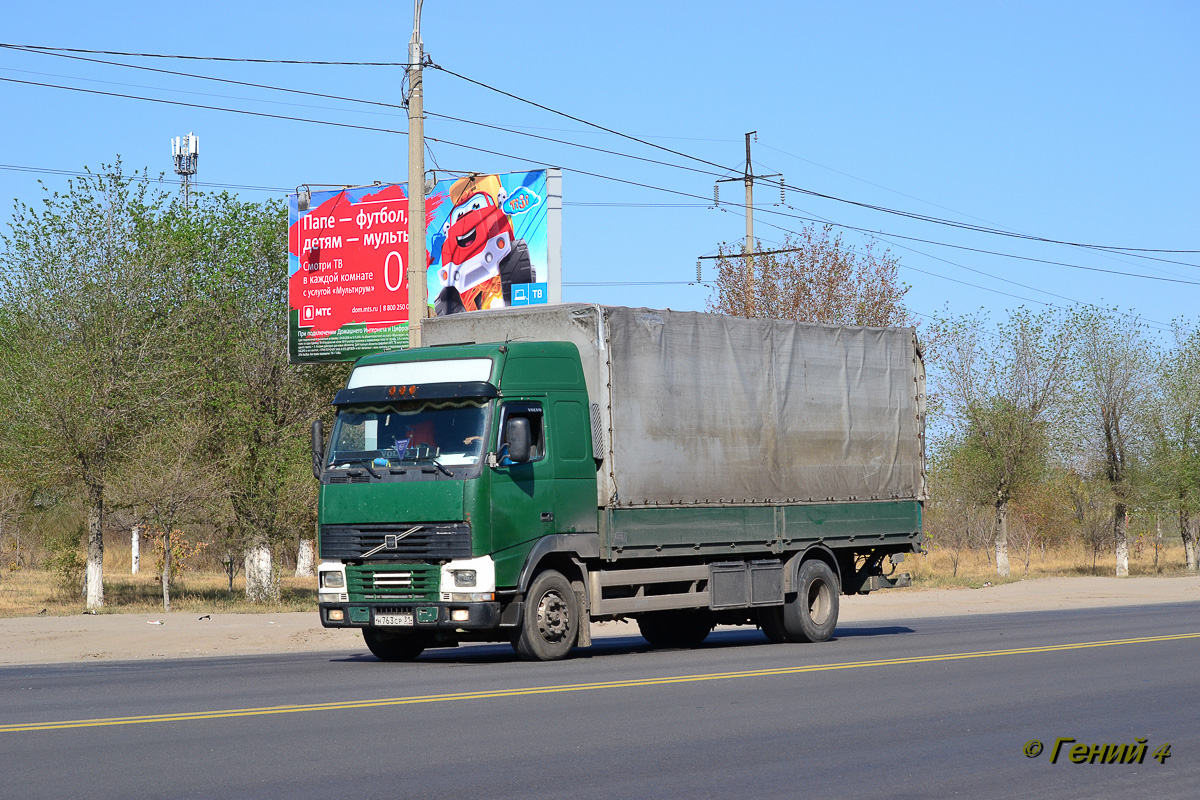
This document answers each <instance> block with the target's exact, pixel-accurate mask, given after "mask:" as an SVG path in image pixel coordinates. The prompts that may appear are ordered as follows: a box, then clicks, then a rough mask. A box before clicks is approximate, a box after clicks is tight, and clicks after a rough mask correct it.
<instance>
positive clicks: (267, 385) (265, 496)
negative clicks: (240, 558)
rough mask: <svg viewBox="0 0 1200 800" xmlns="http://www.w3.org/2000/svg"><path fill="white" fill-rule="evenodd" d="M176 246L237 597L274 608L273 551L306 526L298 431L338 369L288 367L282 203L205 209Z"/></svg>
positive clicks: (308, 492)
mask: <svg viewBox="0 0 1200 800" xmlns="http://www.w3.org/2000/svg"><path fill="white" fill-rule="evenodd" d="M180 239H181V240H182V241H185V242H187V248H186V250H187V255H186V259H187V261H188V262H189V264H190V273H191V275H192V285H193V289H192V295H193V296H194V298H195V302H194V306H193V314H192V315H191V316H190V331H191V334H190V335H189V336H188V346H189V347H190V348H192V355H191V358H190V361H191V363H192V364H193V367H194V369H195V370H196V385H197V387H199V394H200V396H201V398H202V402H203V403H204V406H205V410H206V417H207V419H208V420H209V422H210V424H211V425H212V429H213V431H214V435H213V437H212V439H211V447H210V450H211V455H210V457H211V458H212V459H213V460H214V462H216V463H220V464H221V465H222V468H223V470H224V475H225V479H226V482H227V483H226V485H227V492H228V498H229V502H230V504H231V507H232V511H233V519H234V523H233V524H234V533H235V537H234V538H235V539H236V540H237V541H238V542H240V544H241V549H242V550H243V554H244V559H245V575H246V594H247V597H248V598H249V599H251V600H253V601H270V600H274V599H277V597H278V584H277V582H276V580H275V576H276V574H277V570H276V569H275V567H274V560H273V559H274V554H275V552H276V551H278V550H279V548H280V547H282V546H283V545H285V544H292V542H293V539H294V538H295V535H296V534H297V532H299V531H305V532H311V531H312V528H313V524H314V520H315V517H314V515H313V513H312V509H313V508H314V507H315V500H316V498H315V487H314V486H313V483H312V479H311V472H310V468H309V451H308V426H309V424H310V423H311V422H312V420H313V419H314V418H316V417H317V416H318V415H320V414H322V413H326V414H327V413H328V408H329V401H330V399H331V398H332V396H333V394H334V392H335V391H336V389H337V388H338V387H339V386H340V385H341V384H342V383H343V382H344V380H345V376H346V369H347V368H346V367H345V366H341V365H307V366H301V365H294V364H290V363H289V362H288V354H287V321H288V311H287V309H288V305H287V274H288V273H287V214H286V209H285V208H284V207H283V206H282V205H281V204H279V203H276V202H268V203H265V204H258V203H245V202H241V201H238V200H237V199H235V198H232V197H230V196H228V195H225V194H222V195H218V196H215V197H209V198H203V199H202V200H201V202H199V203H198V205H197V207H196V208H195V209H194V210H193V213H192V216H191V217H190V218H189V220H188V223H187V226H186V230H185V231H181V235H180ZM309 535H311V533H309ZM295 544H297V545H298V541H296V542H295Z"/></svg>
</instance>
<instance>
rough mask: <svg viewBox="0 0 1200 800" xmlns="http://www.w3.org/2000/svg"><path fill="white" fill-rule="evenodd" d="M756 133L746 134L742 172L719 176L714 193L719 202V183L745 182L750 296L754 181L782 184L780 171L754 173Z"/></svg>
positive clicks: (752, 292)
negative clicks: (752, 156) (752, 147)
mask: <svg viewBox="0 0 1200 800" xmlns="http://www.w3.org/2000/svg"><path fill="white" fill-rule="evenodd" d="M757 133H758V131H750V132H749V133H747V134H746V168H745V170H744V172H743V174H742V175H741V176H740V177H737V178H721V179H720V180H718V181H717V184H718V186H717V192H716V195H715V196H716V198H717V201H718V202H720V184H722V183H729V182H731V181H742V182H743V183H745V184H746V246H745V249H744V250H743V252H744V254H745V256H746V287H747V289H748V290H749V294H750V296H751V297H753V296H754V264H753V260H752V258H751V256H752V255H753V254H754V182H755V181H756V180H757V181H761V180H765V179H767V178H779V183H780V185H781V186H782V185H783V175H782V174H781V173H775V174H773V175H755V174H754V165H753V164H752V163H751V161H750V137H751V136H754V135H755V134H757Z"/></svg>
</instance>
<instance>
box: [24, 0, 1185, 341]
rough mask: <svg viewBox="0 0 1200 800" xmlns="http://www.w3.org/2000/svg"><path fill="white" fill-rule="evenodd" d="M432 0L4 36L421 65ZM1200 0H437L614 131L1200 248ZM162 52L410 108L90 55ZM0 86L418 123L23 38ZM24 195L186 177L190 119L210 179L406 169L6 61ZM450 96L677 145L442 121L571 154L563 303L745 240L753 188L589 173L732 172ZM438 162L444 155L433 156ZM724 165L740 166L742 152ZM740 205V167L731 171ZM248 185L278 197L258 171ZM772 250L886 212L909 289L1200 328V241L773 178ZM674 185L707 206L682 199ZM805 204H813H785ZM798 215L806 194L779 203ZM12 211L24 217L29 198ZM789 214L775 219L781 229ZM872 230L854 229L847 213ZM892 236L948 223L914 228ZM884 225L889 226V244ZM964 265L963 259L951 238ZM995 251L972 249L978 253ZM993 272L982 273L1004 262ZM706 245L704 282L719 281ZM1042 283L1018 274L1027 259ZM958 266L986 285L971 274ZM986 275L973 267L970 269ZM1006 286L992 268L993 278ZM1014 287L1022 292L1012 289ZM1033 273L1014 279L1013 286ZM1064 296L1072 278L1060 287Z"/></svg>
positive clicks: (948, 302) (431, 97)
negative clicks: (78, 179)
mask: <svg viewBox="0 0 1200 800" xmlns="http://www.w3.org/2000/svg"><path fill="white" fill-rule="evenodd" d="M411 25H412V6H411V3H407V2H404V3H394V2H393V3H381V2H360V3H355V4H344V5H342V6H340V7H339V6H338V5H335V4H329V3H289V4H271V3H245V2H241V3H232V2H225V1H224V0H213V1H211V2H208V3H204V4H187V5H178V4H174V5H170V4H168V5H162V4H159V3H138V2H125V3H121V4H96V3H82V2H73V1H69V2H59V3H43V4H20V5H19V6H18V7H16V8H12V9H8V10H6V19H5V26H4V32H3V34H0V39H2V40H3V41H4V42H5V43H8V44H23V45H44V46H53V47H74V48H90V49H98V50H122V51H137V52H151V53H174V54H191V55H205V56H230V57H252V58H269V59H304V60H339V61H340V60H352V61H404V60H405V58H406V47H407V42H408V38H409V35H410V33H411ZM1198 31H1200V6H1198V5H1197V4H1194V3H1186V2H1178V3H1169V2H1142V3H1137V4H1134V3H1116V2H1101V3H1095V2H1093V3H1032V2H1031V3H1023V2H1008V1H1005V2H990V3H989V2H979V3H903V4H900V3H867V2H861V3H836V4H835V3H826V4H815V3H803V2H788V3H780V2H777V3H767V2H744V3H737V4H734V3H710V2H692V3H688V4H686V6H685V5H684V4H676V3H645V2H642V3H633V2H608V3H603V4H601V3H562V2H513V3H509V4H507V5H505V6H501V5H500V4H495V3H488V4H482V3H473V4H467V3H446V2H440V1H439V0H428V1H427V2H426V4H425V9H424V15H423V38H424V41H425V47H426V51H427V52H428V54H429V55H430V56H431V57H432V59H433V60H434V62H436V63H437V64H440V65H442V66H444V67H446V68H447V69H449V70H453V71H455V72H458V73H461V74H462V75H465V76H468V77H470V78H473V79H475V80H478V81H481V82H484V83H488V84H491V85H493V86H496V87H499V88H502V89H505V90H507V91H509V92H511V93H513V94H516V95H519V96H521V97H524V98H528V99H530V100H534V101H536V102H538V103H541V104H543V105H546V106H549V107H552V108H554V109H558V110H561V111H565V112H568V113H570V114H572V115H574V116H577V117H581V118H584V119H587V120H589V121H593V122H596V123H600V124H602V125H604V126H606V127H609V128H612V129H615V130H618V131H621V132H623V133H628V134H631V135H634V136H637V137H639V138H644V139H647V140H648V141H651V142H653V143H655V144H658V145H662V146H664V147H669V148H671V149H674V150H678V151H681V152H683V153H686V154H688V155H692V156H695V157H696V158H699V159H702V160H705V161H710V162H715V163H717V164H721V165H725V166H727V167H729V168H731V169H732V170H735V171H739V172H740V169H741V167H742V165H743V161H744V143H743V134H744V133H745V132H746V131H751V130H756V131H757V132H758V139H757V141H756V142H755V144H754V150H753V154H754V161H755V162H756V163H755V170H756V171H758V172H761V173H774V172H782V173H783V174H784V177H785V180H786V181H787V183H788V184H790V185H793V186H796V187H802V188H805V189H810V190H812V191H815V192H819V193H823V194H828V195H833V196H836V197H839V198H844V199H846V200H852V201H856V202H861V203H866V204H873V205H880V206H886V207H889V208H893V209H898V210H903V211H909V212H915V213H919V214H927V215H932V216H937V217H943V218H947V219H952V220H957V221H961V222H966V223H971V224H978V225H985V226H988V227H994V228H1001V229H1005V230H1011V231H1016V232H1020V233H1024V234H1032V235H1036V236H1040V237H1044V238H1050V239H1058V240H1067V241H1073V242H1084V243H1094V244H1101V245H1114V246H1122V247H1139V248H1158V249H1176V250H1200V234H1198V232H1197V224H1196V222H1197V209H1198V206H1200V204H1198V203H1197V201H1198V200H1200V154H1198V153H1200V148H1198V147H1197V144H1196V142H1197V138H1196V137H1197V130H1200V96H1198V95H1200V88H1198V87H1200V69H1198V67H1200V48H1197V47H1196V44H1195V42H1196V35H1197V32H1198ZM95 57H96V58H102V59H110V60H117V61H123V62H125V63H131V64H140V65H144V66H151V67H155V68H159V69H168V70H176V71H180V72H188V73H197V74H202V75H207V76H213V77H222V78H227V79H232V80H238V81H246V82H252V83H262V84H270V85H275V86H283V87H290V88H298V89H305V90H308V91H312V92H320V93H326V94H335V95H342V96H347V97H354V98H360V99H368V100H374V101H378V102H383V103H393V104H397V105H398V104H399V102H400V80H401V77H402V70H401V69H400V68H397V67H349V66H307V65H288V64H249V63H220V62H211V61H186V60H177V59H137V58H117V57H111V56H95ZM0 78H8V79H14V80H22V81H33V82H40V83H53V84H60V85H65V86H74V87H81V88H87V89H93V90H99V91H106V92H115V93H123V94H133V95H142V96H147V97H155V98H160V99H165V100H173V101H178V102H184V103H197V104H205V105H214V106H223V107H227V108H237V109H244V110H249V111H256V112H261V113H266V114H279V115H286V116H296V117H305V118H312V119H321V120H327V121H333V122H342V123H349V124H356V125H365V126H371V127H381V128H389V129H394V130H404V129H405V128H406V127H407V125H406V120H405V118H404V112H403V111H402V110H400V109H396V108H389V107H384V106H377V105H366V104H358V103H348V102H343V101H336V100H329V99H324V98H315V97H305V96H302V95H296V94H288V93H282V92H275V91H267V90H261V89H255V88H251V87H244V86H234V85H229V84H221V83H215V82H211V81H204V80H196V79H193V78H185V77H181V76H172V75H164V74H159V73H152V72H146V71H139V70H134V69H128V68H123V67H116V66H108V65H102V64H96V63H90V62H86V61H77V60H71V59H67V58H61V57H52V56H47V55H40V54H33V53H28V52H18V51H13V50H9V49H0ZM0 97H2V98H3V101H4V106H5V109H6V112H7V113H6V115H5V116H6V124H5V125H4V126H3V127H0V164H3V165H4V167H3V168H0V199H3V200H5V201H8V200H11V199H13V198H17V199H20V200H23V201H27V202H28V201H34V200H36V199H37V198H38V197H39V193H40V189H39V187H38V184H37V181H38V180H39V179H40V180H42V181H43V182H45V183H46V184H47V185H48V186H50V187H51V188H62V187H63V186H65V182H66V178H65V177H62V176H58V175H53V174H39V173H30V172H22V171H17V170H13V169H9V168H8V167H11V166H19V167H34V168H51V169H59V170H79V169H81V168H82V167H83V166H84V165H87V166H89V167H92V168H96V167H98V166H99V165H100V164H102V163H105V162H111V161H112V160H113V159H114V158H115V157H116V156H117V155H118V154H120V156H121V157H122V159H123V160H124V164H125V165H126V167H135V168H139V169H140V168H142V167H149V169H150V171H151V173H152V174H157V173H158V172H164V171H165V172H166V173H167V177H168V179H169V180H168V182H167V184H166V186H167V188H171V189H173V188H174V186H175V183H174V182H175V180H176V179H175V176H174V174H173V172H172V165H171V160H170V149H169V145H170V139H171V137H173V136H177V135H181V134H185V133H188V132H189V131H192V132H195V133H196V134H198V135H199V136H200V142H201V158H200V171H199V174H198V175H197V178H196V179H197V180H198V181H200V182H201V183H206V182H207V183H225V184H239V185H249V186H260V187H275V188H276V189H284V188H292V187H295V186H296V185H297V184H300V183H310V184H316V183H330V184H335V183H336V184H342V183H346V184H357V183H368V182H371V181H373V180H376V179H378V180H383V181H402V180H404V179H405V177H406V176H405V170H406V146H407V141H406V137H404V136H402V135H397V134H387V133H380V132H372V131H363V130H354V129H348V128H338V127H332V126H326V125H315V124H308V123H303V122H297V121H288V120H276V119H268V118H264V117H254V116H247V115H243V114H232V113H226V112H221V111H214V110H204V109H197V108H188V107H182V106H172V105H167V104H162V103H150V102H144V101H139V100H130V99H122V98H115V97H105V96H100V95H89V94H82V93H77V92H70V91H63V90H59V89H51V88H45V87H39V86H29V85H24V84H17V83H11V82H4V81H0ZM426 109H427V111H430V112H436V113H441V114H447V115H452V116H457V117H462V118H464V119H469V120H474V121H478V122H484V123H489V124H494V125H502V126H506V127H513V128H518V129H520V130H523V131H525V132H527V133H532V134H537V135H540V136H547V137H552V138H558V139H564V140H568V141H571V142H576V143H581V144H586V145H589V146H592V147H598V148H605V149H609V150H615V151H620V152H622V153H627V154H632V155H636V156H640V157H643V158H650V159H657V160H661V161H668V162H672V163H676V164H682V165H685V166H689V167H692V168H695V169H699V170H702V172H695V171H689V170H685V169H675V168H669V167H665V166H660V165H653V164H648V163H645V162H639V161H636V160H632V159H628V158H623V157H619V156H615V155H608V154H601V153H596V152H590V151H586V150H580V149H577V148H573V147H569V146H566V145H563V144H558V143H551V142H546V141H541V140H538V139H533V138H529V137H524V136H518V135H514V134H510V133H504V132H498V131H491V130H488V129H485V128H482V127H478V126H475V125H469V124H463V123H458V122H452V121H449V120H445V119H441V118H430V119H429V120H428V121H427V123H426V134H427V135H428V136H430V137H435V138H439V139H446V140H450V141H454V142H460V143H464V144H468V145H472V146H474V147H479V148H484V149H488V150H495V151H499V152H502V153H506V154H510V155H512V156H514V157H499V156H494V155H487V154H483V153H479V152H472V151H470V150H466V149H462V148H458V147H454V146H450V145H449V144H446V143H439V142H431V143H430V147H431V149H432V151H433V154H434V156H435V157H436V160H437V164H439V165H440V166H441V167H443V168H445V169H450V170H479V171H512V170H522V169H528V168H532V167H540V166H561V167H562V168H563V169H564V200H565V209H564V244H563V262H564V274H563V279H564V282H565V284H566V286H565V289H564V298H565V299H567V300H581V301H599V302H604V303H613V304H622V305H648V306H653V307H670V308H676V309H702V308H703V307H704V304H705V301H706V299H707V298H708V295H709V290H708V289H707V288H706V287H704V286H688V285H678V284H670V285H658V286H638V285H619V286H583V285H572V284H581V283H588V282H618V283H622V282H623V283H630V282H642V281H688V280H689V279H694V277H695V271H696V259H697V257H698V256H701V255H704V254H709V253H712V252H713V251H714V250H715V248H716V247H717V246H718V245H719V244H720V243H721V242H731V243H733V242H738V241H739V240H740V239H741V238H742V236H743V235H744V220H743V218H742V217H741V216H740V215H739V213H738V209H732V208H731V209H726V210H713V209H711V208H710V207H709V206H710V205H711V203H710V202H709V201H708V200H706V199H698V198H696V197H687V196H681V195H678V194H670V193H666V192H661V191H655V190H653V189H648V188H639V187H635V186H630V185H628V184H622V183H619V182H616V181H612V180H605V179H601V178H597V177H591V176H587V175H582V174H580V171H586V172H591V173H597V174H601V175H605V176H610V177H612V178H619V179H622V180H626V181H634V182H637V183H643V184H648V185H652V186H657V187H663V188H667V189H671V190H674V191H676V192H682V193H684V195H698V196H699V198H711V196H712V191H713V181H714V179H715V176H712V175H708V174H704V172H703V171H708V170H711V171H714V172H721V170H718V169H713V168H712V167H710V166H708V165H705V164H702V163H699V162H697V161H692V160H687V159H685V158H682V157H680V156H677V155H673V154H670V153H665V152H663V151H661V150H654V149H652V148H649V147H646V146H644V145H641V144H637V143H635V142H631V141H628V140H626V139H622V138H619V137H616V136H613V135H611V134H607V133H603V132H600V131H597V130H595V129H590V128H588V127H587V126H585V125H582V124H580V123H578V122H574V121H572V120H569V119H565V118H563V117H559V116H554V115H552V114H549V113H547V112H545V111H541V110H538V109H536V108H533V107H531V106H529V105H526V104H522V103H519V102H517V101H514V100H512V99H509V98H506V97H503V96H501V95H498V94H496V93H493V92H489V91H487V90H485V89H482V88H479V87H477V86H473V85H471V84H469V83H467V82H464V81H462V80H460V79H458V78H455V77H453V76H451V75H449V74H446V73H445V72H438V71H436V70H430V71H427V73H426ZM433 166H434V164H433V163H432V162H431V161H430V160H428V159H427V167H429V168H433ZM728 174H735V173H734V172H730V173H728ZM722 190H723V191H722V199H740V196H741V185H740V184H738V183H733V184H723V185H722ZM240 193H241V194H242V195H243V196H244V197H246V198H247V199H264V198H267V197H271V196H278V197H282V195H283V192H281V191H275V192H269V191H250V190H243V191H241V192H240ZM756 200H757V203H758V204H759V209H758V211H757V213H756V216H755V220H756V224H755V231H756V233H757V234H758V235H759V237H760V238H761V239H763V241H764V243H765V244H768V245H769V244H771V243H773V242H778V241H781V240H782V239H783V237H784V231H783V230H781V229H780V228H781V227H782V228H789V229H796V228H797V227H799V226H801V225H803V224H804V222H803V220H801V219H797V218H795V217H794V216H793V217H789V216H785V215H799V216H802V217H811V218H823V219H828V220H832V221H835V222H838V223H842V224H845V225H849V226H855V227H860V228H865V229H868V230H873V231H879V232H881V233H880V235H881V236H882V237H884V238H885V239H887V240H890V242H891V245H890V246H891V247H892V249H893V252H894V253H895V254H896V255H898V256H899V257H900V260H901V264H902V265H903V266H902V269H901V277H902V279H903V280H904V281H905V282H907V283H909V284H911V285H912V287H913V288H912V291H911V292H910V293H909V295H908V298H907V301H908V304H909V306H910V307H911V308H912V309H914V310H915V311H917V312H919V313H923V314H931V313H933V312H935V311H937V310H939V309H942V308H944V307H949V309H950V310H951V311H953V312H968V311H974V310H976V309H979V308H981V307H984V308H987V309H990V310H992V311H993V313H994V314H996V315H1003V313H1004V310H1005V309H1008V308H1012V307H1015V306H1017V305H1022V304H1024V305H1027V306H1031V307H1035V308H1040V307H1042V306H1041V304H1040V303H1038V302H1032V301H1042V302H1048V303H1054V304H1058V305H1068V304H1069V303H1070V302H1071V301H1081V302H1086V303H1096V304H1102V305H1119V306H1120V307H1121V308H1123V309H1130V310H1133V311H1134V312H1136V313H1138V314H1140V315H1141V316H1143V317H1144V318H1146V319H1148V320H1152V321H1153V322H1154V323H1167V322H1169V321H1170V320H1172V319H1175V318H1179V317H1183V318H1185V319H1189V320H1195V319H1196V317H1197V309H1196V299H1197V298H1198V297H1200V291H1198V290H1200V285H1193V284H1189V283H1176V282H1169V281H1164V280H1150V279H1147V278H1133V277H1126V276H1120V275H1112V274H1105V273H1100V272H1093V271H1086V270H1080V269H1073V268H1069V267H1064V266H1058V265H1051V264H1045V263H1037V262H1032V261H1024V260H1018V259H1014V258H1008V257H1004V256H999V255H991V254H985V253H978V252H971V251H967V250H955V249H950V248H948V247H945V246H944V245H945V244H952V245H959V246H961V247H970V248H975V249H979V250H990V251H997V252H999V253H1004V254H1007V255H1009V256H1023V257H1029V258H1036V259H1042V260H1045V261H1058V262H1064V263H1069V264H1073V265H1077V266H1083V267H1091V268H1094V269H1104V270H1115V271H1120V272H1132V273H1139V274H1141V275H1147V276H1153V277H1155V278H1166V279H1172V280H1178V281H1192V282H1196V283H1200V267H1198V266H1192V265H1200V253H1191V254H1159V255H1158V258H1161V259H1168V260H1170V261H1180V262H1190V264H1191V265H1184V264H1178V263H1167V262H1166V261H1154V260H1148V259H1145V258H1139V257H1136V256H1134V255H1117V254H1110V253H1102V252H1098V251H1095V250H1089V249H1080V248H1077V247H1068V246H1063V245H1055V244H1047V243H1040V242H1029V241H1022V240H1018V239H1013V238H1008V237H999V236H994V235H986V234H982V233H975V232H967V231H962V230H959V229H955V228H950V227H946V226H942V225H936V224H929V223H925V222H919V221H916V220H912V219H908V218H904V217H900V216H896V215H892V214H885V213H880V212H876V211H871V210H868V209H864V208H861V207H858V206H854V205H851V204H847V203H842V202H837V201H834V200H827V199H822V198H817V197H813V196H806V195H802V194H800V193H797V192H789V194H788V196H787V198H786V203H787V205H786V206H781V205H778V201H779V190H778V187H776V188H774V189H772V188H770V187H769V186H766V185H760V186H759V188H758V190H757V192H756ZM676 204H683V205H682V206H679V205H676ZM789 206H790V207H789ZM780 212H782V213H780ZM5 217H6V218H7V210H6V211H5ZM773 225H774V226H780V227H772V226H773ZM845 235H846V238H847V240H848V241H851V242H854V243H858V242H860V241H861V240H860V235H859V234H857V233H854V232H847V233H846V234H845ZM898 236H908V237H915V238H918V239H926V240H931V241H933V242H938V243H940V244H929V243H915V242H912V241H907V240H904V239H900V238H897V237H898ZM884 245H885V246H889V245H888V243H887V242H886V241H885V242H884ZM939 259H940V260H939ZM971 270H976V271H974V272H973V271H971ZM982 273H986V274H982ZM712 274H713V270H712V266H711V262H708V263H707V264H706V265H705V276H704V277H705V278H710V277H712ZM1002 279H1004V280H1007V281H1012V282H1015V284H1023V285H1021V286H1019V285H1015V284H1014V283H1005V282H1004V280H1002ZM955 281H961V282H965V283H956V282H955ZM966 284H975V285H976V286H969V285H966ZM977 287H983V288H977ZM1003 293H1006V294H1003ZM1009 295H1017V296H1018V297H1012V296H1009ZM1055 295H1058V296H1057V297H1056V296H1055Z"/></svg>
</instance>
